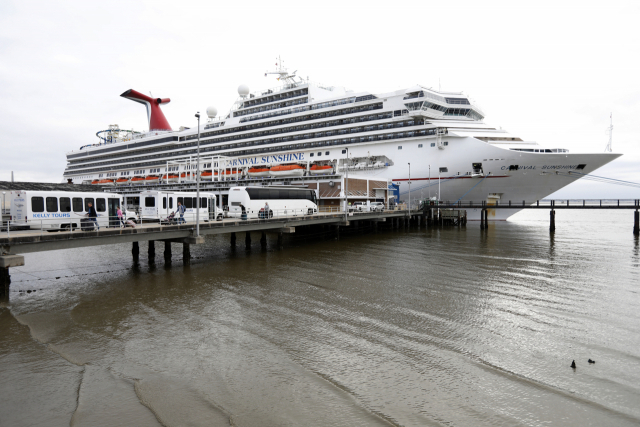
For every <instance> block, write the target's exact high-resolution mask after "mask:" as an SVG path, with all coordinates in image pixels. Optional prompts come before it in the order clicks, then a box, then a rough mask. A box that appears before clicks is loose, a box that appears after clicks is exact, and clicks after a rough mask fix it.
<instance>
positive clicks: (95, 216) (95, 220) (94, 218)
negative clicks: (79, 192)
mask: <svg viewBox="0 0 640 427" xmlns="http://www.w3.org/2000/svg"><path fill="white" fill-rule="evenodd" d="M87 207H88V209H87V215H88V216H89V219H90V220H91V221H93V224H94V227H96V228H97V229H98V230H100V226H99V225H98V213H97V212H96V208H94V207H93V203H91V202H89V203H87Z"/></svg>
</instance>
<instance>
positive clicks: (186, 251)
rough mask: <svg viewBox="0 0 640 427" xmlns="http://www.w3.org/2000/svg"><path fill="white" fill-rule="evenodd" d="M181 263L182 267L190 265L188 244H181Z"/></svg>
mask: <svg viewBox="0 0 640 427" xmlns="http://www.w3.org/2000/svg"><path fill="white" fill-rule="evenodd" d="M182 263H183V264H184V265H187V264H191V245H190V244H189V243H183V244H182Z"/></svg>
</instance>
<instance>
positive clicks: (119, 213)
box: [116, 206, 126, 228]
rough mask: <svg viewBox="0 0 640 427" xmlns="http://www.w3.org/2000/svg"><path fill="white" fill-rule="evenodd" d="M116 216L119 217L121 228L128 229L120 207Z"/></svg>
mask: <svg viewBox="0 0 640 427" xmlns="http://www.w3.org/2000/svg"><path fill="white" fill-rule="evenodd" d="M116 215H118V220H119V221H120V228H122V227H126V225H125V224H124V218H123V216H122V210H121V209H120V206H118V210H117V212H116Z"/></svg>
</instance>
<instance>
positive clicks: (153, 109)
mask: <svg viewBox="0 0 640 427" xmlns="http://www.w3.org/2000/svg"><path fill="white" fill-rule="evenodd" d="M120 96H121V97H123V98H127V99H130V100H132V101H135V102H139V103H140V104H143V105H144V106H145V107H147V119H148V120H149V130H150V131H152V130H171V126H170V125H169V122H168V121H167V118H166V117H165V116H164V114H163V113H162V110H161V109H160V105H161V104H168V103H169V102H171V100H170V99H169V98H155V99H154V98H151V97H150V96H147V95H143V94H141V93H140V92H137V91H135V90H133V89H129V90H128V91H126V92H124V93H123V94H122V95H120Z"/></svg>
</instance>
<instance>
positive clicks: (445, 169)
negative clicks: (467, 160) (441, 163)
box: [440, 168, 449, 173]
mask: <svg viewBox="0 0 640 427" xmlns="http://www.w3.org/2000/svg"><path fill="white" fill-rule="evenodd" d="M447 172H449V168H440V173H447Z"/></svg>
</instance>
